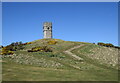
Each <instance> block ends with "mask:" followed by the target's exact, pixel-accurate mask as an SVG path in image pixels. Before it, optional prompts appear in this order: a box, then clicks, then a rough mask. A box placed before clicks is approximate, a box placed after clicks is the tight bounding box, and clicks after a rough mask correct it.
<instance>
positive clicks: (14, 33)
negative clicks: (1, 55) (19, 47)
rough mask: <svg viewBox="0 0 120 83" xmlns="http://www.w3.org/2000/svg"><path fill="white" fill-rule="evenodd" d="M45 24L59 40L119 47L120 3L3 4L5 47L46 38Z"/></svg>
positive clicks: (3, 40) (3, 37) (3, 39)
mask: <svg viewBox="0 0 120 83" xmlns="http://www.w3.org/2000/svg"><path fill="white" fill-rule="evenodd" d="M43 22H52V26H53V27H52V28H53V38H55V39H62V40H66V41H79V42H90V43H97V42H104V43H112V44H114V45H118V3H117V2H3V3H2V45H3V46H5V45H9V44H10V43H12V42H18V41H22V42H31V41H34V40H38V39H42V38H43Z"/></svg>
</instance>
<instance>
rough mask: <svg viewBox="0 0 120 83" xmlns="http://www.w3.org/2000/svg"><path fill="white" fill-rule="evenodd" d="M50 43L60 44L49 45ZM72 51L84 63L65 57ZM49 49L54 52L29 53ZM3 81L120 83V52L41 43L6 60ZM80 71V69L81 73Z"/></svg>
mask: <svg viewBox="0 0 120 83" xmlns="http://www.w3.org/2000/svg"><path fill="white" fill-rule="evenodd" d="M49 41H56V42H57V43H55V44H49V43H48V42H49ZM78 45H84V46H82V47H80V48H78V49H75V50H72V53H74V54H76V55H77V56H79V57H81V58H83V60H82V61H80V60H76V59H75V58H74V57H72V56H70V55H68V54H65V53H64V51H65V50H67V49H70V48H72V47H74V46H78ZM38 46H48V47H50V48H51V49H52V50H53V51H52V52H28V51H27V50H30V49H32V48H34V47H38ZM2 59H3V61H2V64H3V74H2V76H3V81H117V80H118V70H117V69H118V68H117V66H118V61H117V60H118V49H116V48H110V47H103V46H98V45H95V44H91V43H85V42H72V41H63V40H60V39H40V40H35V41H32V43H31V44H28V45H24V49H23V50H17V51H15V54H14V55H4V56H2ZM78 67H79V69H78Z"/></svg>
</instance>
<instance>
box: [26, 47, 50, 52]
mask: <svg viewBox="0 0 120 83" xmlns="http://www.w3.org/2000/svg"><path fill="white" fill-rule="evenodd" d="M38 51H39V52H52V49H51V48H50V47H47V46H38V47H34V48H32V49H31V50H28V52H38Z"/></svg>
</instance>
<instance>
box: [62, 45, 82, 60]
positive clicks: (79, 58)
mask: <svg viewBox="0 0 120 83" xmlns="http://www.w3.org/2000/svg"><path fill="white" fill-rule="evenodd" d="M82 46H84V45H83V44H82V45H78V46H74V47H73V48H70V49H68V50H66V51H64V53H65V54H68V55H70V56H72V57H74V58H75V59H77V60H83V58H81V57H79V56H77V55H75V54H73V53H72V52H71V51H72V50H74V49H77V48H80V47H82Z"/></svg>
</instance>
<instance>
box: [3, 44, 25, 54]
mask: <svg viewBox="0 0 120 83" xmlns="http://www.w3.org/2000/svg"><path fill="white" fill-rule="evenodd" d="M23 48H24V47H23V44H22V42H15V43H14V42H13V43H11V44H10V45H7V46H5V47H3V48H2V52H1V54H2V55H10V54H14V52H13V51H17V50H22V49H23Z"/></svg>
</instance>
